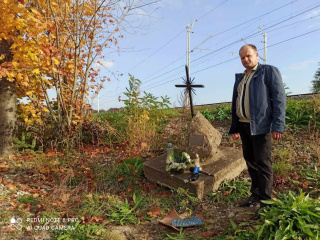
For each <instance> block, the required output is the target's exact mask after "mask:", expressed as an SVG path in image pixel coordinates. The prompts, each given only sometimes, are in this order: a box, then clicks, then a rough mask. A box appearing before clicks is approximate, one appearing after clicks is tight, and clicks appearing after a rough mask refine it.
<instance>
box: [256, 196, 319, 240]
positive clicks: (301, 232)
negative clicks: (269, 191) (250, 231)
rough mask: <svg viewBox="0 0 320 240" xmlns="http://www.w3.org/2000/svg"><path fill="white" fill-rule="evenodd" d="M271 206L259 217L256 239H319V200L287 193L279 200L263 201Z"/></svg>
mask: <svg viewBox="0 0 320 240" xmlns="http://www.w3.org/2000/svg"><path fill="white" fill-rule="evenodd" d="M265 203H268V204H272V206H271V208H269V209H265V210H264V211H263V212H262V213H261V216H262V218H263V220H264V223H263V224H262V225H261V227H260V229H259V231H258V233H257V239H260V238H261V239H310V240H311V239H319V237H320V199H319V198H318V199H312V198H310V197H309V195H305V193H302V192H300V194H299V195H296V194H294V193H292V192H289V194H288V195H282V196H281V199H277V200H269V201H265Z"/></svg>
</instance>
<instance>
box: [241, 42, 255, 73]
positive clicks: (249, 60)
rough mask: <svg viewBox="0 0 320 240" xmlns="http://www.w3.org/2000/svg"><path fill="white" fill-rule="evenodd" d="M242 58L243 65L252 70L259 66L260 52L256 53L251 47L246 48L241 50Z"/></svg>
mask: <svg viewBox="0 0 320 240" xmlns="http://www.w3.org/2000/svg"><path fill="white" fill-rule="evenodd" d="M240 58H241V62H242V65H243V66H244V67H245V68H246V69H252V68H254V67H255V66H256V65H257V64H258V52H255V51H254V50H253V49H252V48H251V47H249V46H245V47H243V48H242V49H241V50H240Z"/></svg>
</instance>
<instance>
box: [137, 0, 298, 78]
mask: <svg viewBox="0 0 320 240" xmlns="http://www.w3.org/2000/svg"><path fill="white" fill-rule="evenodd" d="M296 1H298V0H294V1H291V2H290V3H287V4H284V5H282V6H280V7H278V8H275V9H273V10H271V11H269V12H267V13H264V14H261V15H259V16H257V17H254V18H252V19H250V20H248V21H245V22H243V23H240V24H237V25H235V26H233V27H231V28H228V29H226V30H224V31H221V32H219V33H217V34H214V35H213V36H214V37H216V36H218V35H221V34H223V33H226V32H228V31H230V30H232V29H235V28H237V27H239V26H242V25H244V24H246V23H249V22H252V21H254V20H256V19H259V18H261V17H263V16H266V15H268V14H271V13H273V12H276V11H278V10H280V9H282V8H284V7H286V6H289V5H291V4H293V3H294V2H296ZM224 3H226V1H224V2H223V3H221V4H220V5H218V6H217V7H216V8H214V9H212V10H210V11H209V12H207V13H206V14H204V15H202V16H201V17H200V18H198V20H199V19H201V18H203V17H205V16H206V15H208V14H209V13H211V12H212V11H214V10H216V9H217V8H218V7H220V6H221V5H222V4H224ZM207 40H208V39H207ZM205 41H206V40H205ZM205 41H203V42H202V43H204V42H205ZM237 42H238V41H237ZM202 43H201V44H202ZM201 44H199V45H201ZM199 45H198V46H197V47H199ZM193 50H195V48H194V49H193ZM193 50H191V52H192V51H193ZM210 54H212V53H210ZM208 55H209V54H207V55H204V56H203V57H205V56H208ZM184 56H185V54H184V55H183V56H181V57H179V58H178V59H176V60H174V61H173V63H175V62H176V61H178V60H179V59H181V58H182V57H184ZM203 57H200V58H197V59H195V60H193V61H191V62H194V61H196V60H198V59H201V58H203ZM169 66H171V64H168V65H166V66H165V67H163V68H162V69H160V70H158V71H156V72H154V73H153V74H151V75H150V76H153V75H155V74H156V73H158V72H159V71H162V70H163V69H165V68H167V67H169ZM182 66H184V65H182ZM180 67H181V66H179V67H177V68H175V69H173V70H170V71H168V72H165V73H163V74H161V75H159V76H157V77H154V78H152V79H148V80H147V81H145V82H143V83H142V84H145V83H147V82H150V81H152V80H155V79H157V78H159V77H162V76H163V75H165V74H168V73H170V72H172V71H174V70H176V69H178V68H180Z"/></svg>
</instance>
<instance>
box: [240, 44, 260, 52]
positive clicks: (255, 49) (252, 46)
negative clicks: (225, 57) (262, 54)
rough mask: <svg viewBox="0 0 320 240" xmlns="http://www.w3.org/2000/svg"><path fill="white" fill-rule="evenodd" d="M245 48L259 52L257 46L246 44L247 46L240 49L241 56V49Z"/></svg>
mask: <svg viewBox="0 0 320 240" xmlns="http://www.w3.org/2000/svg"><path fill="white" fill-rule="evenodd" d="M244 47H251V48H252V49H253V51H255V52H258V49H257V47H256V46H255V45H253V44H246V45H243V46H242V47H241V48H240V50H239V54H240V51H241V49H242V48H244Z"/></svg>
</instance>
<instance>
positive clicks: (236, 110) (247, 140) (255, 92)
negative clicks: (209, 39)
mask: <svg viewBox="0 0 320 240" xmlns="http://www.w3.org/2000/svg"><path fill="white" fill-rule="evenodd" d="M239 55H240V58H241V62H242V65H243V66H244V67H245V68H246V70H245V71H244V73H241V74H236V81H235V84H234V89H233V98H232V124H231V128H230V131H229V134H232V138H233V139H234V140H240V139H241V141H242V149H243V156H244V159H245V160H246V163H247V167H248V172H249V174H250V177H251V180H252V182H251V190H250V191H251V196H250V197H249V198H248V199H246V200H245V201H243V202H240V203H239V206H241V207H245V206H250V205H251V204H253V203H255V202H260V201H261V200H268V199H271V195H272V184H273V177H272V175H273V174H272V163H271V138H273V139H276V140H277V139H280V138H281V137H282V135H283V133H284V131H285V112H286V94H285V89H284V85H283V82H282V78H281V74H280V72H279V70H278V69H277V68H276V67H274V66H270V65H261V64H259V62H258V52H257V48H256V46H254V45H252V44H247V45H245V46H243V47H242V48H241V49H240V51H239ZM264 206H265V205H264V204H263V203H262V202H260V208H261V207H264ZM258 218H259V214H258V211H257V212H256V213H255V215H254V216H253V219H258Z"/></svg>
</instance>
